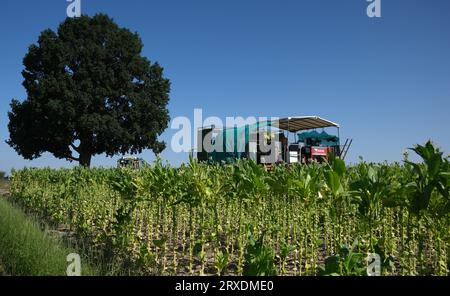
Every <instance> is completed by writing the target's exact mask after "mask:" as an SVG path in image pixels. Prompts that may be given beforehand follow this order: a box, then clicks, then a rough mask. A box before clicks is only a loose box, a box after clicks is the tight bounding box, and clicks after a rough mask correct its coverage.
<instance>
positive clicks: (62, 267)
mask: <svg viewBox="0 0 450 296" xmlns="http://www.w3.org/2000/svg"><path fill="white" fill-rule="evenodd" d="M71 253H77V252H76V251H74V250H71V249H70V248H67V247H65V246H64V244H63V243H62V242H61V241H59V240H57V239H56V238H54V237H51V236H50V235H49V234H47V233H46V232H45V231H42V230H41V229H40V227H39V224H38V223H37V222H36V221H35V220H33V219H31V218H29V217H27V216H26V215H25V214H24V213H23V212H22V211H21V210H19V209H18V208H16V207H14V206H13V205H11V204H10V203H9V202H8V201H7V200H5V199H4V198H1V197H0V262H1V265H2V267H0V274H1V273H6V274H9V275H14V276H65V275H66V270H67V267H68V265H69V264H70V263H69V262H67V261H66V260H67V256H68V255H69V254H71ZM81 268H82V275H96V272H94V269H93V268H91V267H90V266H89V264H83V259H82V265H81Z"/></svg>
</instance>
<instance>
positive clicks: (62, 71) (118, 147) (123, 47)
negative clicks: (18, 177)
mask: <svg viewBox="0 0 450 296" xmlns="http://www.w3.org/2000/svg"><path fill="white" fill-rule="evenodd" d="M142 48H143V44H142V41H141V39H140V37H139V36H138V34H137V33H132V32H130V31H129V30H128V29H124V28H120V27H119V26H118V25H117V24H115V23H114V21H113V20H112V19H111V18H109V17H108V16H106V15H103V14H99V15H96V16H94V17H89V16H82V17H79V18H68V19H67V20H66V21H65V22H63V23H62V24H61V25H60V26H59V28H58V31H57V32H54V31H52V30H50V29H48V30H45V31H43V32H42V33H41V35H40V36H39V40H38V42H37V44H33V45H31V46H30V47H29V51H28V53H27V54H26V56H25V58H24V60H23V63H24V66H25V69H24V71H23V72H22V75H23V77H24V82H23V86H24V87H25V89H26V91H27V95H28V97H27V99H26V100H24V101H23V102H19V101H18V100H15V99H14V100H13V101H12V103H11V111H10V112H9V114H8V115H9V120H10V122H9V125H8V128H9V132H10V139H9V140H8V141H7V143H8V144H9V145H10V146H11V147H13V148H14V149H15V150H16V151H17V152H18V153H19V154H20V155H22V156H23V157H24V158H26V159H30V160H31V159H35V158H38V157H40V156H41V155H42V154H43V153H45V152H50V153H52V154H53V155H54V156H55V157H57V158H60V159H67V160H69V161H77V162H79V163H80V164H81V165H83V166H87V167H89V166H90V163H91V159H92V156H94V155H98V154H103V153H105V154H106V155H108V156H113V155H115V154H118V153H123V154H125V153H140V152H142V150H144V149H152V150H153V151H154V152H155V153H160V152H161V151H162V150H163V149H164V148H165V143H163V142H160V141H159V140H158V136H160V135H161V133H162V132H163V131H164V130H165V129H166V128H167V126H168V122H169V112H168V110H167V104H168V101H169V92H170V82H169V80H168V79H166V78H164V76H163V69H162V68H161V67H160V66H159V65H158V64H157V63H151V62H150V61H149V60H148V59H147V58H145V57H143V56H142V55H141V52H142Z"/></svg>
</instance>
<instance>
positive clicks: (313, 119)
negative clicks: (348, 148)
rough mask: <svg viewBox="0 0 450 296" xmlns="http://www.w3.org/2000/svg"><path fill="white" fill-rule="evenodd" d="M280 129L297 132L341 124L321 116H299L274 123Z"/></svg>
mask: <svg viewBox="0 0 450 296" xmlns="http://www.w3.org/2000/svg"><path fill="white" fill-rule="evenodd" d="M273 125H274V126H276V127H278V128H279V129H282V130H286V131H290V132H293V133H296V132H298V131H302V130H310V129H315V128H325V127H337V128H339V124H337V123H334V122H332V121H329V120H326V119H323V118H320V117H318V116H298V117H288V118H282V119H279V120H278V121H275V122H274V123H273Z"/></svg>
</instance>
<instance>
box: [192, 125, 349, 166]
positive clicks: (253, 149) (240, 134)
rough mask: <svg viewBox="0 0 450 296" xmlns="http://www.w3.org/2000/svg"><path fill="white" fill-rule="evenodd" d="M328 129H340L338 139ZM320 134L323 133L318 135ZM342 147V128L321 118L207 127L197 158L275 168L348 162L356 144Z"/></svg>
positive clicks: (200, 138) (200, 142)
mask: <svg viewBox="0 0 450 296" xmlns="http://www.w3.org/2000/svg"><path fill="white" fill-rule="evenodd" d="M326 128H336V129H337V135H332V134H329V133H328V132H326V131H325V129H326ZM318 130H319V131H318ZM352 142H353V140H352V139H347V140H346V141H345V143H344V145H341V140H340V126H339V124H337V123H334V122H332V121H329V120H326V119H323V118H320V117H318V116H302V117H288V118H283V119H278V120H269V121H259V122H255V123H252V124H247V125H245V126H241V127H237V126H235V127H226V128H216V127H215V126H210V127H203V128H201V129H199V131H198V144H197V149H196V150H197V158H198V160H199V161H207V162H226V163H229V162H233V161H235V160H236V159H251V160H254V161H256V162H257V163H258V164H264V165H274V164H280V163H286V164H293V163H303V164H307V163H310V162H325V161H328V158H329V156H330V155H331V154H332V155H335V156H337V157H340V158H341V159H345V157H346V156H347V153H348V150H349V148H350V146H351V144H352Z"/></svg>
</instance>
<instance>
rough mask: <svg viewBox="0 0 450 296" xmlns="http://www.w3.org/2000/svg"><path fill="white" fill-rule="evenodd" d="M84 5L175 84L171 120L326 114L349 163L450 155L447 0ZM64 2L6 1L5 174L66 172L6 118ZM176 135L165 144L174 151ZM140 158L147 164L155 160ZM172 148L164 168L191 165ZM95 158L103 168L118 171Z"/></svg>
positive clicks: (0, 64) (1, 21) (1, 137)
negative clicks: (33, 150)
mask: <svg viewBox="0 0 450 296" xmlns="http://www.w3.org/2000/svg"><path fill="white" fill-rule="evenodd" d="M367 5H368V3H367V2H366V1H365V0H340V1H337V0H282V1H279V0H277V1H275V0H226V1H225V0H190V1H186V0H179V1H175V0H158V1H155V0H151V1H148V0H128V1H118V0H108V1H106V0H82V10H83V13H85V14H89V15H94V14H95V13H98V12H103V13H107V14H109V15H110V16H112V17H113V18H114V19H115V21H116V22H118V23H119V24H120V25H121V26H124V27H127V28H130V29H131V30H132V31H137V32H138V33H139V34H140V35H141V37H142V39H143V42H144V44H145V48H144V52H143V54H144V55H145V56H147V57H149V58H150V59H151V60H152V61H158V62H159V63H160V64H161V65H162V66H163V67H164V68H165V74H166V76H167V77H168V78H170V79H171V81H172V93H171V102H170V105H169V109H170V113H171V117H172V118H174V117H176V116H187V117H192V116H193V110H194V108H202V109H203V112H204V116H219V117H222V118H224V119H225V117H226V116H244V117H245V116H279V117H283V116H292V115H319V116H321V117H325V118H328V119H330V120H333V121H335V122H338V123H340V124H341V125H342V132H341V133H342V136H343V137H351V138H353V139H354V145H353V147H352V149H351V150H350V152H349V158H348V159H349V161H352V162H354V161H357V160H358V156H360V155H362V156H363V157H364V158H365V159H366V160H370V161H383V160H388V161H396V160H401V157H402V152H403V150H404V149H405V148H407V147H411V146H412V145H413V144H415V143H423V142H425V141H426V140H428V139H433V140H434V141H435V142H436V143H438V144H439V146H440V147H441V148H442V149H443V150H444V151H445V152H446V153H449V152H450V133H449V131H448V128H449V126H450V116H449V111H450V1H448V0H433V1H429V0H428V1H427V0H382V18H381V19H370V18H368V17H367V15H366V7H367ZM66 7H67V3H66V1H65V0H44V1H12V0H11V1H2V3H1V4H0V10H1V12H2V17H1V18H0V38H1V40H2V42H1V55H0V170H5V171H9V170H10V169H11V168H17V169H19V168H22V167H24V166H52V167H60V166H67V165H69V164H68V163H67V162H66V161H63V160H56V159H55V158H53V157H52V156H51V155H44V156H43V157H42V158H40V159H37V160H34V161H26V160H23V159H22V158H21V157H20V156H18V155H17V154H16V152H15V151H14V150H13V149H11V148H10V147H9V146H8V145H7V144H5V140H6V139H8V136H9V135H8V130H7V123H8V118H7V112H8V110H9V102H10V101H11V99H12V98H18V99H24V98H25V91H24V89H23V87H22V86H21V83H22V76H21V74H20V73H21V70H22V68H23V66H22V58H23V56H24V55H25V53H26V51H27V48H28V46H29V45H30V44H32V43H34V42H36V40H37V37H38V35H39V33H40V32H41V31H42V30H44V29H46V28H52V29H55V28H56V27H57V26H58V24H59V23H60V22H62V21H63V20H64V19H65V17H66V14H65V13H66ZM174 132H175V131H173V130H170V129H168V130H167V131H166V132H165V133H164V135H163V136H162V139H164V140H166V142H168V143H170V139H171V136H172V135H173V134H174ZM143 157H144V158H145V159H147V160H149V161H151V160H152V159H153V154H152V153H151V152H150V151H148V152H145V153H143ZM186 157H187V156H186V155H184V154H176V153H173V152H171V151H170V149H168V150H167V151H165V152H164V153H163V158H164V159H166V160H168V161H170V162H172V163H173V164H179V163H180V162H182V161H183V160H185V159H186ZM116 159H117V158H113V159H111V158H106V157H102V156H98V157H96V158H95V159H94V160H93V164H94V165H103V166H109V165H114V164H115V161H116Z"/></svg>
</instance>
